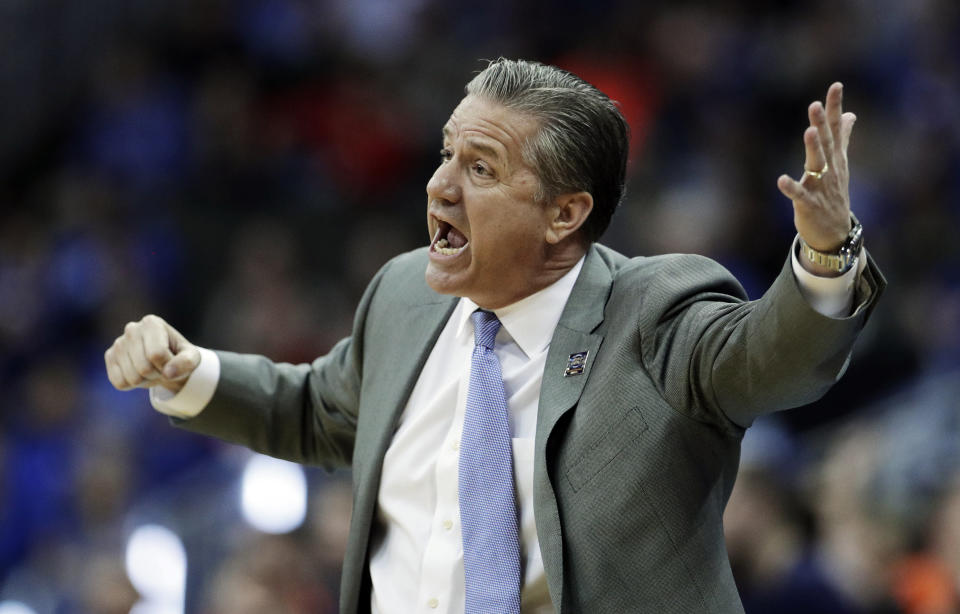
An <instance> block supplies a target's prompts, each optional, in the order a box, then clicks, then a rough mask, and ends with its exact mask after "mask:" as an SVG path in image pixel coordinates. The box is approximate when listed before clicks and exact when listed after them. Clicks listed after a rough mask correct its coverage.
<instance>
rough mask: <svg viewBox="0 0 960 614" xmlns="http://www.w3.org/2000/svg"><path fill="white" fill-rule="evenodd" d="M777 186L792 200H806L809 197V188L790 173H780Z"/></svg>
mask: <svg viewBox="0 0 960 614" xmlns="http://www.w3.org/2000/svg"><path fill="white" fill-rule="evenodd" d="M777 187H778V188H780V191H781V192H782V193H783V195H784V196H786V197H787V198H789V199H790V200H794V201H796V200H804V199H806V198H807V190H806V188H804V187H803V185H801V184H800V182H799V181H796V180H794V179H793V178H792V177H790V176H789V175H780V177H779V178H778V179H777Z"/></svg>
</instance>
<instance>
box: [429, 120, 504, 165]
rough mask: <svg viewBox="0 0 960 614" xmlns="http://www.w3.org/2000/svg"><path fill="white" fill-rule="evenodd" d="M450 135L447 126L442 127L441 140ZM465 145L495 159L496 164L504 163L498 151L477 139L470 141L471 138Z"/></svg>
mask: <svg viewBox="0 0 960 614" xmlns="http://www.w3.org/2000/svg"><path fill="white" fill-rule="evenodd" d="M450 135H451V130H450V128H448V127H447V126H444V127H443V138H445V139H449V138H450ZM466 144H467V147H469V148H470V149H475V150H476V151H479V152H480V153H482V154H486V155H488V156H490V157H492V158H495V159H496V161H497V162H501V163H502V162H504V157H503V156H502V155H501V153H500V151H499V150H498V149H497V148H496V147H493V146H492V145H488V144H487V143H484V142H483V141H478V140H477V139H472V138H471V139H467V141H466Z"/></svg>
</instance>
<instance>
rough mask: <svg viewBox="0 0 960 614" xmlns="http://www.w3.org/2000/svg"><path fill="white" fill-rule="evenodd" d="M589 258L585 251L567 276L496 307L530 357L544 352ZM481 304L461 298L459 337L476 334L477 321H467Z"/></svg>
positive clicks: (499, 317)
mask: <svg viewBox="0 0 960 614" xmlns="http://www.w3.org/2000/svg"><path fill="white" fill-rule="evenodd" d="M585 258H586V256H585V255H584V256H583V257H581V258H580V260H579V261H577V263H576V264H575V265H573V268H571V269H570V270H569V271H567V272H566V273H564V275H563V277H561V278H560V279H558V280H557V281H555V282H553V283H552V284H550V285H549V286H547V287H546V288H544V289H542V290H540V291H538V292H535V293H533V294H531V295H530V296H528V297H526V298H522V299H520V300H519V301H517V302H516V303H512V304H510V305H507V306H506V307H501V308H500V309H494V310H493V312H494V313H495V314H497V318H498V319H499V320H500V323H501V324H502V325H503V328H504V329H505V330H506V332H507V334H509V335H510V337H512V338H513V340H514V341H516V342H517V345H518V346H520V349H521V350H523V353H524V354H526V355H527V358H529V357H531V356H533V355H534V354H536V353H538V352H542V351H543V350H545V349H546V348H547V346H549V345H550V339H552V338H553V331H554V329H556V328H557V323H558V322H560V315H561V314H562V313H563V308H564V307H565V306H566V304H567V299H568V298H570V292H572V291H573V284H574V283H576V281H577V277H578V276H579V275H580V269H582V268H583V261H584V259H585ZM479 308H480V307H478V306H477V304H476V303H474V302H473V301H471V300H470V299H468V298H466V297H462V298H461V299H460V304H459V305H458V309H457V314H456V317H457V318H459V322H458V323H457V336H458V337H459V336H461V335H470V336H471V337H472V336H473V325H472V324H471V325H469V326H468V325H467V323H468V322H470V315H471V314H473V312H474V311H476V310H477V309H479Z"/></svg>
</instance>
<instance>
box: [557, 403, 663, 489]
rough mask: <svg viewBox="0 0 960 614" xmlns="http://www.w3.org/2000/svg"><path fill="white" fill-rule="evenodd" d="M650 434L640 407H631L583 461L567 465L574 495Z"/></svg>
mask: <svg viewBox="0 0 960 614" xmlns="http://www.w3.org/2000/svg"><path fill="white" fill-rule="evenodd" d="M646 430H647V422H646V420H644V419H643V415H642V414H641V413H640V408H639V407H631V408H630V409H628V410H626V411H625V412H624V413H623V415H622V416H620V417H619V418H618V419H615V420H614V421H613V423H612V424H611V425H610V427H609V428H608V429H607V430H606V432H605V433H604V434H603V436H601V437H599V438H598V439H597V440H596V441H594V442H592V443H591V444H590V446H589V447H588V448H587V450H586V452H584V453H583V454H582V455H581V456H580V457H578V458H577V459H576V460H575V461H573V462H571V463H569V464H568V465H567V469H566V474H567V481H568V482H570V486H571V487H572V488H573V490H574V492H576V491H578V490H580V489H581V488H583V486H584V485H585V484H586V483H587V482H589V481H590V480H592V479H593V478H594V477H595V476H596V475H597V474H598V473H600V472H601V471H603V469H604V467H606V466H607V465H609V464H610V462H611V461H613V459H615V458H616V457H617V456H619V455H620V453H621V452H623V450H624V448H626V447H627V446H628V445H630V444H632V443H633V442H634V441H635V440H636V439H637V438H638V437H639V436H640V434H641V433H643V432H644V431H646Z"/></svg>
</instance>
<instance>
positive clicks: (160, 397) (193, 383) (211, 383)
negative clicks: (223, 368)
mask: <svg viewBox="0 0 960 614" xmlns="http://www.w3.org/2000/svg"><path fill="white" fill-rule="evenodd" d="M197 350H199V352H200V364H198V365H197V368H196V369H194V371H193V373H191V374H190V377H188V378H187V380H186V381H185V382H183V385H182V386H181V388H180V390H170V389H168V388H164V387H162V386H154V387H153V388H151V389H150V404H151V405H153V408H154V409H156V410H157V411H158V412H160V413H162V414H166V415H168V416H172V417H174V418H181V419H185V420H186V419H189V418H193V417H195V416H196V415H197V414H199V413H200V412H201V411H203V409H204V408H205V407H206V406H207V403H209V402H210V399H212V398H213V393H214V392H215V391H216V389H217V384H218V383H219V381H220V358H219V357H218V356H217V354H216V353H215V352H213V351H211V350H208V349H206V348H201V347H198V348H197Z"/></svg>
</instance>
